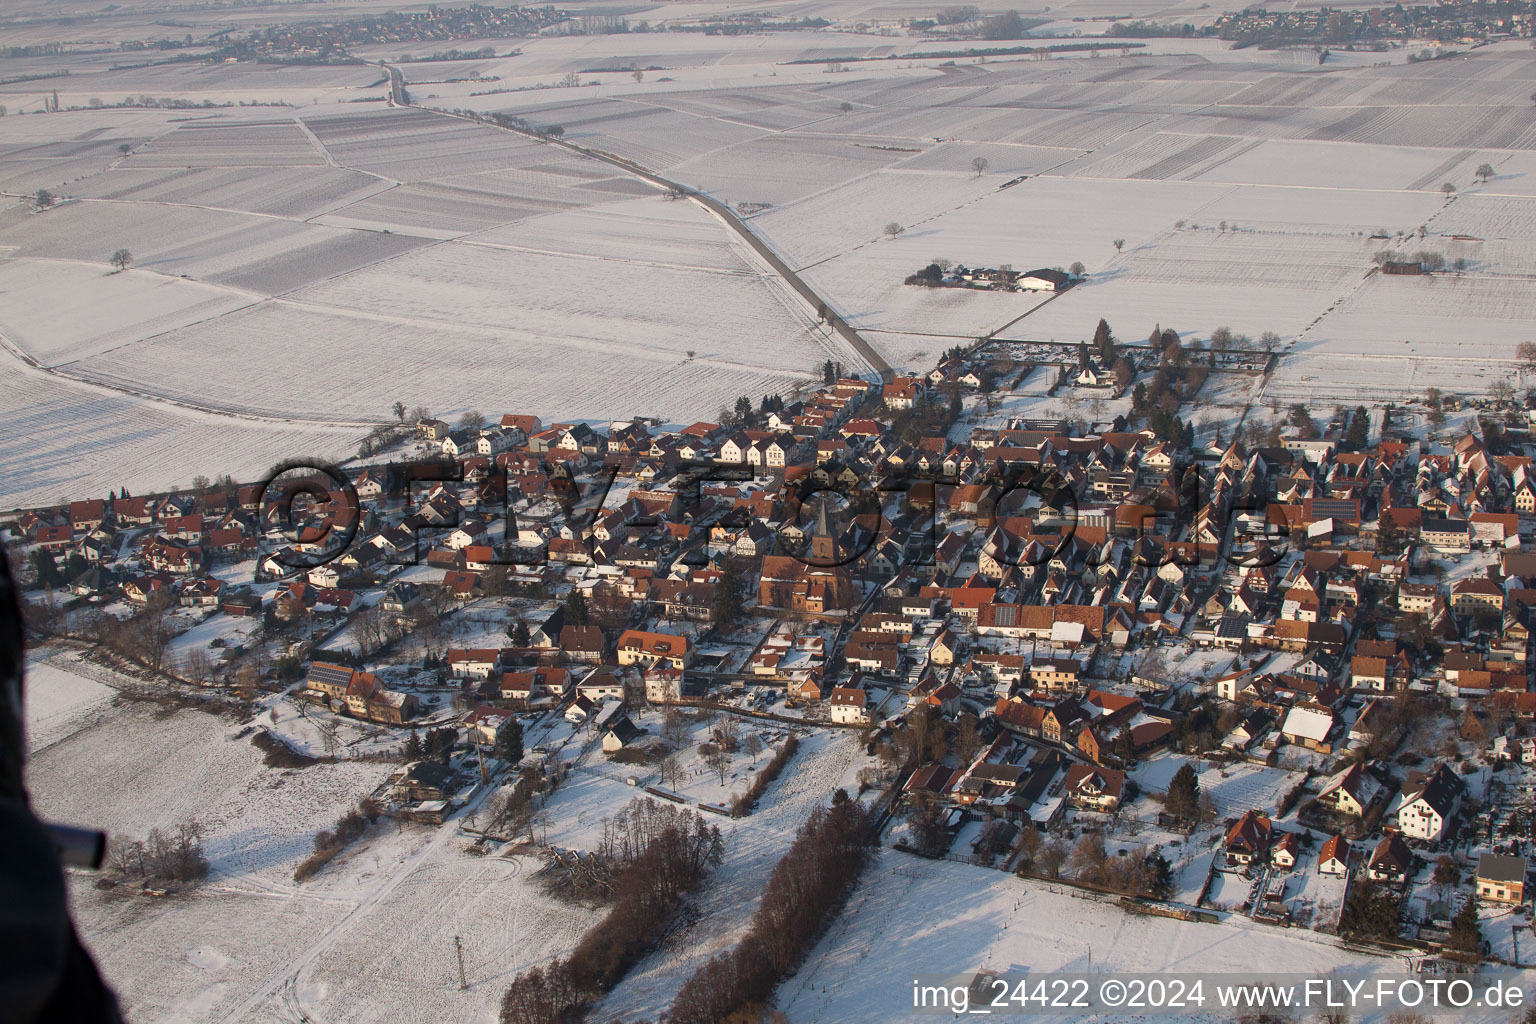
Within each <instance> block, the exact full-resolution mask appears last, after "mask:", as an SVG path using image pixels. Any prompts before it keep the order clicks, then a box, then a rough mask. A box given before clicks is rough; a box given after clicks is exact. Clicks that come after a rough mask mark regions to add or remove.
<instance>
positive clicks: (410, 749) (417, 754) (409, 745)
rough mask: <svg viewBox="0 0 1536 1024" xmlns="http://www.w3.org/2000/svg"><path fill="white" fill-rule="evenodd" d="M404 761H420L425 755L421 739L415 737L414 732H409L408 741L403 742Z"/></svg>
mask: <svg viewBox="0 0 1536 1024" xmlns="http://www.w3.org/2000/svg"><path fill="white" fill-rule="evenodd" d="M404 754H405V759H406V760H407V761H420V760H421V759H422V757H423V756H424V755H425V754H426V749H425V748H424V747H422V745H421V737H420V736H418V735H416V730H415V729H412V730H411V737H410V739H408V740H406V741H405V750H404Z"/></svg>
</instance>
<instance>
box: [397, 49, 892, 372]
mask: <svg viewBox="0 0 1536 1024" xmlns="http://www.w3.org/2000/svg"><path fill="white" fill-rule="evenodd" d="M379 67H381V68H383V69H384V70H385V71H386V72H388V73H389V101H390V104H391V105H392V106H397V107H411V108H413V109H415V110H424V111H427V112H429V113H433V114H441V115H442V116H443V117H461V116H462V115H459V114H450V113H447V112H446V111H442V110H436V109H434V108H432V107H423V106H420V105H418V104H415V103H411V102H410V101H409V97H407V96H406V92H405V78H404V76H403V75H401V73H400V69H399V68H397V67H395V66H393V65H391V64H385V63H384V62H382V61H380V62H379ZM464 120H471V119H470V118H464ZM475 123H476V124H488V125H491V127H494V128H500V129H501V130H502V131H507V132H511V133H513V134H514V135H522V136H524V137H526V138H530V139H534V140H536V141H538V142H544V143H547V144H549V145H552V146H559V147H561V148H562V149H567V150H570V151H571V152H573V153H579V154H581V155H582V156H585V157H590V158H591V159H593V160H600V161H602V162H603V163H605V164H611V165H612V166H614V167H617V168H619V169H620V170H622V171H625V172H627V173H629V174H633V175H634V176H635V177H637V178H641V179H643V180H645V181H648V182H650V183H651V184H653V185H656V186H658V187H660V188H664V189H668V190H671V191H675V192H679V193H681V194H682V195H684V196H687V197H688V198H689V199H692V200H694V201H695V202H697V203H698V204H699V205H701V206H703V207H704V208H705V209H706V210H709V211H710V212H711V213H713V214H714V215H715V216H716V217H718V218H720V220H721V222H723V223H724V224H725V226H726V227H728V228H730V229H731V230H732V231H734V232H736V234H738V235H740V236H741V237H742V239H743V240H744V241H745V242H746V243H747V244H748V245H750V246H751V247H752V248H753V250H754V251H755V252H756V253H757V254H758V255H759V256H761V257H762V258H763V260H764V261H765V262H766V263H767V264H768V265H769V266H770V267H772V268H773V270H774V273H776V274H778V275H779V276H780V277H782V278H783V279H784V280H785V281H786V282H788V284H789V286H790V287H791V288H793V289H794V290H795V291H796V292H798V293H799V294H800V297H801V298H803V299H804V300H805V301H806V302H807V303H808V304H809V305H810V307H811V308H812V309H814V310H819V309H823V308H824V309H826V310H827V317H828V323H829V324H831V326H832V329H833V330H835V331H836V332H837V333H838V334H840V335H842V337H843V340H845V341H846V342H848V344H849V345H851V346H852V347H853V350H854V351H855V352H857V353H858V354H859V355H860V356H862V357H863V359H864V361H865V362H867V363H869V365H870V366H871V367H873V368H874V369H875V370H877V371H879V373H880V379H881V380H887V381H888V380H890V379H891V375H892V369H891V364H890V363H888V362H886V361H885V357H884V356H882V355H881V354H880V353H879V352H878V351H876V349H875V347H874V346H873V345H871V344H870V343H869V342H868V341H866V340H864V337H863V336H862V335H861V334H859V332H858V331H856V330H854V329H853V327H852V326H850V325H849V323H848V321H847V320H844V319H843V318H842V317H841V316H839V315H838V314H837V313H835V312H833V311H832V304H831V303H830V302H828V301H827V300H826V299H824V298H822V297H821V296H820V295H818V294H817V293H816V291H815V289H813V288H812V287H811V286H810V285H809V284H806V282H805V279H804V278H802V277H801V276H800V275H799V274H797V273H795V272H794V271H793V270H791V269H790V267H789V265H788V264H787V263H785V262H784V261H783V260H782V259H780V258H779V254H778V253H776V252H774V251H773V250H772V249H771V248H769V247H768V244H767V243H766V242H764V241H763V240H762V239H761V238H759V237H758V236H757V235H755V234H753V233H752V230H751V229H750V228H748V227H747V225H746V223H745V222H744V221H742V219H741V218H740V217H738V216H736V214H735V213H733V212H732V211H731V209H730V207H728V206H726V205H725V204H724V203H722V202H720V200H718V199H716V198H714V197H713V196H711V195H707V194H705V193H703V192H700V191H699V190H698V189H696V188H693V187H691V186H689V185H684V184H682V183H680V182H676V181H672V180H671V179H669V178H664V177H662V176H661V175H660V174H657V173H656V172H655V171H652V170H649V169H648V168H645V167H641V166H640V165H639V164H637V163H635V162H634V161H633V160H629V159H626V158H625V157H622V156H615V155H613V154H612V153H605V152H604V151H603V150H600V149H590V148H588V147H586V146H578V145H577V144H576V143H574V142H565V141H563V140H560V139H549V138H545V137H544V136H542V135H535V134H534V133H532V132H525V131H522V130H520V129H517V128H509V127H507V126H505V125H498V124H494V123H492V122H489V121H476V122H475Z"/></svg>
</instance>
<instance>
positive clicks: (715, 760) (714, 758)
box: [704, 746, 731, 786]
mask: <svg viewBox="0 0 1536 1024" xmlns="http://www.w3.org/2000/svg"><path fill="white" fill-rule="evenodd" d="M704 763H705V764H707V765H709V770H710V771H712V772H714V773H715V775H716V776H717V777H718V778H719V779H720V785H722V786H723V785H725V777H726V776H727V775H729V774H730V771H731V755H730V754H728V753H727V752H726V751H725V749H724V748H723V747H717V746H711V747H710V750H709V753H707V754H705V755H704Z"/></svg>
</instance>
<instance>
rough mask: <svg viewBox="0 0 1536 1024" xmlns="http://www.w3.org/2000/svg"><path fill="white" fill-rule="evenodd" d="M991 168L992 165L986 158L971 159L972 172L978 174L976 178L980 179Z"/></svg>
mask: <svg viewBox="0 0 1536 1024" xmlns="http://www.w3.org/2000/svg"><path fill="white" fill-rule="evenodd" d="M989 166H990V165H989V164H988V163H987V158H986V157H984V156H978V157H972V158H971V170H973V171H975V172H976V177H978V178H979V177H981V176H982V175H983V174H985V173H987V168H988V167H989Z"/></svg>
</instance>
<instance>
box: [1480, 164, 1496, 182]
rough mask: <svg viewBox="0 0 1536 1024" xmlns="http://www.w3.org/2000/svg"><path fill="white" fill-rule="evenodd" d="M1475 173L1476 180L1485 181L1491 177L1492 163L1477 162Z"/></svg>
mask: <svg viewBox="0 0 1536 1024" xmlns="http://www.w3.org/2000/svg"><path fill="white" fill-rule="evenodd" d="M1476 174H1477V180H1478V181H1481V182H1487V180H1488V179H1489V178H1491V177H1493V164H1478V165H1477V171H1476Z"/></svg>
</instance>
